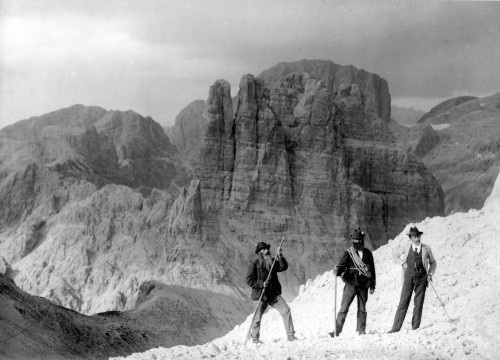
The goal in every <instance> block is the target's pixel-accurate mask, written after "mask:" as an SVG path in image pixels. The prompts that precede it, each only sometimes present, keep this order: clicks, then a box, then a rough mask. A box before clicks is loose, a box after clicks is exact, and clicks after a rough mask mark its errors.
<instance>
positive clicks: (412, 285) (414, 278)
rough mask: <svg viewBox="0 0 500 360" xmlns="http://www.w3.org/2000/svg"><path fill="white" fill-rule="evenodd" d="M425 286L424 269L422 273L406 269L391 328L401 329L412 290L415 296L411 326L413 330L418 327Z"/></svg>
mask: <svg viewBox="0 0 500 360" xmlns="http://www.w3.org/2000/svg"><path fill="white" fill-rule="evenodd" d="M426 288H427V273H426V272H425V271H422V273H420V274H418V273H415V272H412V271H408V270H407V271H405V274H404V280H403V288H402V289H401V298H400V299H399V305H398V310H397V311H396V315H395V316H394V323H393V325H392V329H393V330H397V331H399V330H401V327H402V326H403V321H404V319H405V317H406V312H407V311H408V306H409V305H410V300H411V295H412V293H413V292H415V297H414V299H413V301H414V308H413V318H412V321H411V327H412V329H413V330H415V329H418V328H419V327H420V321H421V320H422V310H423V308H424V299H425V290H426Z"/></svg>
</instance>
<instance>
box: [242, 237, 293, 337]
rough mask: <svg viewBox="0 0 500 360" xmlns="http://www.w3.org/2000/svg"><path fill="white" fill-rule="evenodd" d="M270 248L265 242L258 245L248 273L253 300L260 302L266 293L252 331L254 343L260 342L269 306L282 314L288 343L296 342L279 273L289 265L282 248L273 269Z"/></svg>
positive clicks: (278, 250)
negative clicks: (262, 321) (261, 329)
mask: <svg viewBox="0 0 500 360" xmlns="http://www.w3.org/2000/svg"><path fill="white" fill-rule="evenodd" d="M270 247H271V245H268V244H266V243H264V242H259V243H258V244H257V248H256V250H255V253H256V254H257V255H258V257H257V258H256V259H255V260H254V261H252V262H251V264H250V265H249V266H248V271H247V277H246V280H247V284H248V285H249V286H250V287H251V288H252V296H251V298H252V300H255V301H258V300H259V298H260V295H261V293H262V291H264V294H263V295H262V301H261V302H260V303H259V306H258V308H257V312H256V314H255V319H254V323H253V325H252V330H251V336H252V340H253V342H254V343H259V342H260V340H259V336H260V321H261V318H262V314H263V313H264V311H266V309H267V307H268V306H272V307H274V308H275V309H276V310H278V311H279V313H280V314H281V316H282V318H283V323H284V325H285V330H286V334H287V337H288V341H294V340H296V338H295V330H294V328H293V321H292V314H291V312H290V307H289V306H288V305H287V303H286V302H285V300H284V299H283V298H282V297H281V284H280V282H279V280H278V272H281V271H285V270H286V269H288V263H287V262H286V259H285V258H284V256H283V255H282V254H281V248H278V249H277V260H276V262H275V263H274V266H273V267H272V269H271V266H272V264H273V260H274V259H273V257H272V256H271V253H270V252H269V249H270ZM269 272H270V273H271V276H270V278H269V281H267V282H266V279H267V276H268V275H269Z"/></svg>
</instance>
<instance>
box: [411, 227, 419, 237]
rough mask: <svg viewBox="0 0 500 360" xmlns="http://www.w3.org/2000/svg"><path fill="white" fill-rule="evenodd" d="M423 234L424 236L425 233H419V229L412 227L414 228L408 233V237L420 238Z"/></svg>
mask: <svg viewBox="0 0 500 360" xmlns="http://www.w3.org/2000/svg"><path fill="white" fill-rule="evenodd" d="M422 234H423V232H422V231H419V230H418V229H417V227H412V228H410V232H409V233H408V236H417V237H418V236H420V235H422Z"/></svg>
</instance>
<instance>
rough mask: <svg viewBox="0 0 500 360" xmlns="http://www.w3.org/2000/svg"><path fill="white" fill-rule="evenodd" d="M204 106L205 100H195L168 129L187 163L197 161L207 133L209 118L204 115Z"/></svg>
mask: <svg viewBox="0 0 500 360" xmlns="http://www.w3.org/2000/svg"><path fill="white" fill-rule="evenodd" d="M204 107H205V101H203V100H195V101H193V102H192V103H191V104H189V105H188V106H186V107H185V108H184V109H182V111H181V112H180V113H179V115H177V117H176V118H175V124H174V126H172V127H171V128H168V129H167V130H166V134H167V136H168V137H169V139H170V141H171V142H172V144H174V145H175V146H176V148H177V150H178V151H179V153H180V154H181V155H182V156H183V158H184V160H185V163H186V164H192V163H194V162H195V161H196V159H197V157H198V151H199V150H200V144H201V142H202V140H203V136H204V135H205V130H206V125H207V120H206V119H205V118H204V117H203V109H204Z"/></svg>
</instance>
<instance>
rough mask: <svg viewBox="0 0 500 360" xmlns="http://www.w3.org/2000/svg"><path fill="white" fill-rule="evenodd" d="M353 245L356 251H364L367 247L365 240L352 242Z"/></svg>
mask: <svg viewBox="0 0 500 360" xmlns="http://www.w3.org/2000/svg"><path fill="white" fill-rule="evenodd" d="M352 244H353V246H354V249H356V250H363V248H364V247H365V242H364V241H363V240H358V239H355V240H353V241H352Z"/></svg>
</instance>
